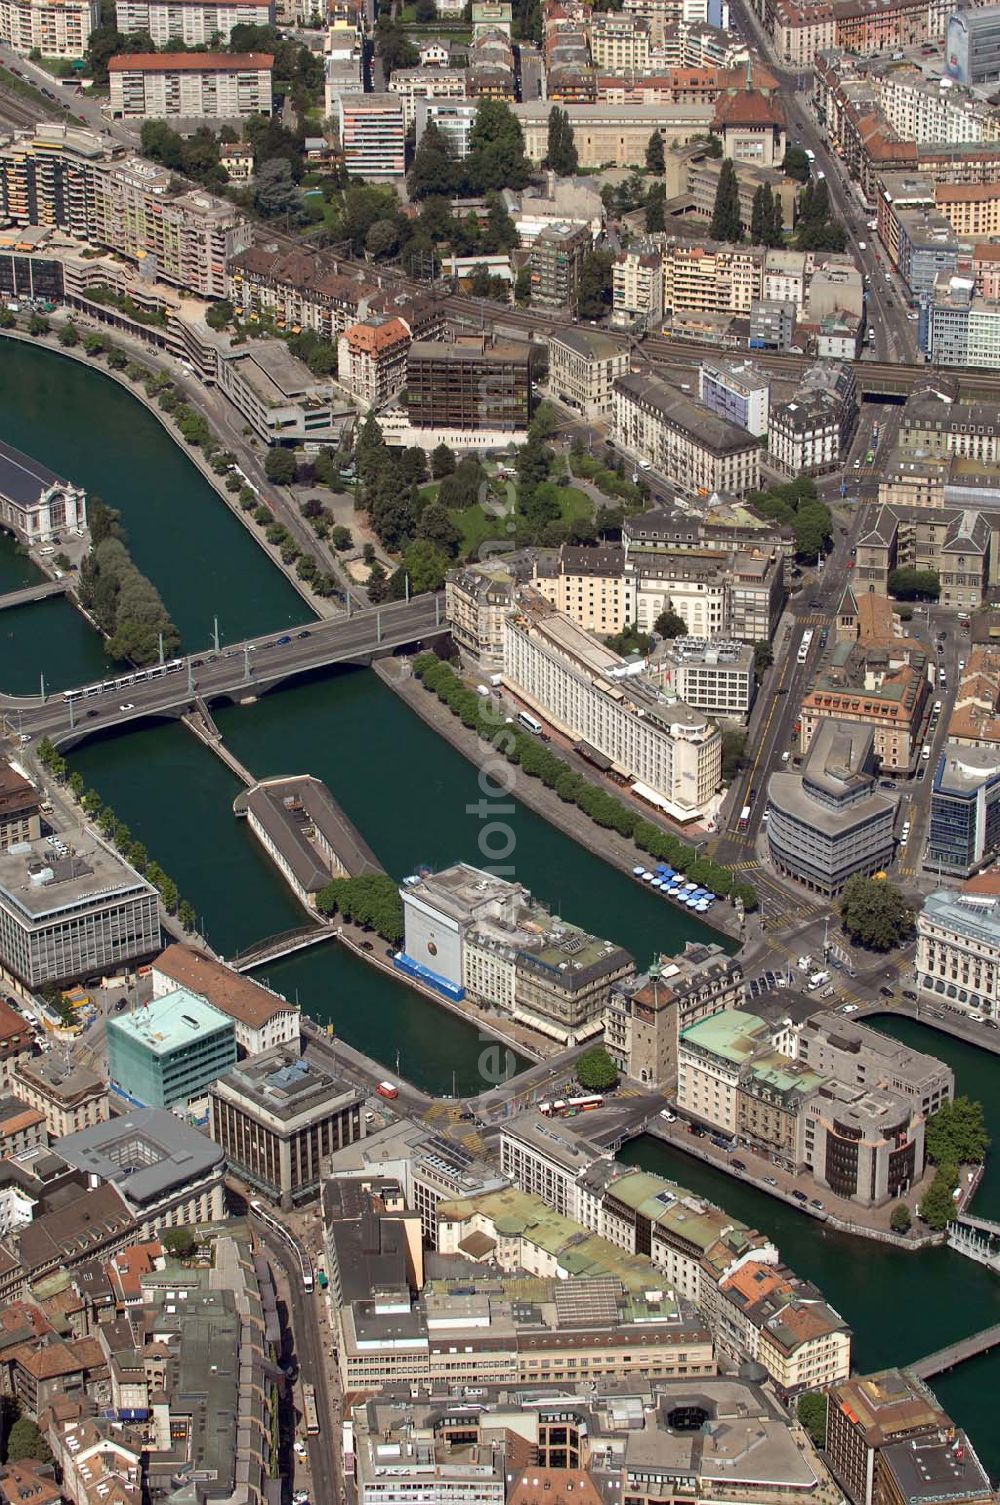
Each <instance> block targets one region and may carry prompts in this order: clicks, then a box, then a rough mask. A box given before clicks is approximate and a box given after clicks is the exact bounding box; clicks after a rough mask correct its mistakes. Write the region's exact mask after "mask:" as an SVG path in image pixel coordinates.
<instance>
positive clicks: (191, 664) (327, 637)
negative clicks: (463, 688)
mask: <svg viewBox="0 0 1000 1505" xmlns="http://www.w3.org/2000/svg"><path fill="white" fill-rule="evenodd" d="M447 631H448V624H447V622H446V620H445V615H444V598H443V596H441V595H424V596H416V597H414V599H413V600H412V601H394V602H390V603H389V604H387V605H385V606H380V607H377V608H376V607H371V608H369V609H367V610H364V611H357V612H354V613H352V614H351V615H350V616H344V617H334V618H332V619H330V620H329V621H325V622H316V623H312V624H310V625H309V626H308V627H301V628H297V629H292V630H289V631H288V632H285V633H278V634H274V633H271V634H269V635H268V636H267V637H262V638H254V639H248V640H247V641H246V642H243V643H234V644H232V645H230V646H228V647H226V648H224V649H221V650H220V651H219V652H207V653H203V654H196V655H194V656H189V657H187V658H181V659H175V660H171V663H170V665H169V666H167V667H166V668H165V669H163V670H162V671H161V670H159V669H158V670H157V671H156V673H155V674H154V675H151V676H149V677H143V674H142V671H140V672H139V673H138V674H136V675H135V676H132V675H130V673H129V671H127V670H122V672H121V674H120V675H119V676H117V677H116V678H115V679H109V680H105V681H102V682H100V683H98V684H96V685H90V686H86V687H83V686H81V687H80V688H79V689H78V690H76V691H68V692H66V691H64V692H61V693H58V694H54V695H50V696H47V697H46V698H45V699H44V700H43V699H42V698H41V697H40V696H38V695H34V696H16V695H0V713H2V715H3V720H4V723H5V726H6V729H7V730H8V731H9V732H11V733H12V734H13V735H14V736H15V738H16V737H20V738H22V739H26V738H36V737H48V738H50V739H51V741H52V742H53V743H54V744H55V745H56V746H57V747H62V748H67V747H72V746H73V745H74V744H75V743H77V742H80V741H82V740H83V739H84V738H85V737H87V736H89V735H90V734H91V733H93V732H97V731H105V730H106V729H107V728H108V727H114V726H121V725H124V724H126V723H127V722H130V721H139V720H141V719H142V718H143V717H146V716H167V717H172V718H178V717H180V716H182V715H183V714H184V713H185V711H186V710H188V709H189V708H190V707H191V706H192V705H193V704H195V703H196V702H198V701H199V700H200V701H201V702H202V703H203V704H205V705H207V704H209V703H211V702H212V701H217V700H244V699H248V698H250V697H253V696H256V695H260V694H263V692H264V691H265V690H270V689H273V688H274V687H275V686H276V685H279V684H282V683H283V682H284V681H285V680H288V679H292V678H294V677H295V676H296V675H298V674H307V673H309V671H310V670H313V669H324V668H328V667H329V666H330V665H333V664H369V663H371V661H372V659H374V658H378V657H380V656H381V655H383V654H387V653H391V652H393V651H394V650H396V649H399V648H405V647H408V646H411V645H415V644H417V643H420V642H424V641H427V640H430V639H433V638H436V637H440V636H442V635H443V634H444V633H446V632H447Z"/></svg>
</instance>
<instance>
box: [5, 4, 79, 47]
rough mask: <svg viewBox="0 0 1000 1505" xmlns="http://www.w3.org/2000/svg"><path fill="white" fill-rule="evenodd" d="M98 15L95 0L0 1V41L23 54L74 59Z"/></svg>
mask: <svg viewBox="0 0 1000 1505" xmlns="http://www.w3.org/2000/svg"><path fill="white" fill-rule="evenodd" d="M100 18H101V7H100V5H99V3H98V0H0V42H5V43H6V44H7V46H8V47H10V48H12V49H13V51H14V52H20V53H22V54H23V55H24V56H27V55H28V53H29V52H40V53H41V54H42V55H43V57H53V58H74V59H78V58H82V57H83V56H84V55H85V53H86V51H87V44H88V43H89V41H90V33H91V32H92V31H96V29H97V27H98V26H99V25H100Z"/></svg>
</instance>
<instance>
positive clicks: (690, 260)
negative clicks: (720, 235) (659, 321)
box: [663, 240, 765, 323]
mask: <svg viewBox="0 0 1000 1505" xmlns="http://www.w3.org/2000/svg"><path fill="white" fill-rule="evenodd" d="M764 259H765V252H764V249H763V247H761V246H724V245H719V244H717V243H716V242H714V241H704V242H695V243H694V244H692V243H691V242H690V241H673V240H668V241H667V242H666V243H665V245H664V247H663V310H664V317H665V319H666V320H667V322H668V323H669V321H670V319H671V317H672V316H673V315H674V314H676V313H681V312H691V311H697V312H699V313H707V312H709V313H729V314H749V312H750V307H751V304H752V303H753V301H754V299H755V298H759V297H760V296H761V287H762V285H763V277H764Z"/></svg>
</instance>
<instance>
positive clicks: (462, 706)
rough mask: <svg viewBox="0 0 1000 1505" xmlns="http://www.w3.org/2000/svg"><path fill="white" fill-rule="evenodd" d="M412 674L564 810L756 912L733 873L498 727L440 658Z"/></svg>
mask: <svg viewBox="0 0 1000 1505" xmlns="http://www.w3.org/2000/svg"><path fill="white" fill-rule="evenodd" d="M413 672H414V674H415V675H416V676H417V678H418V679H420V680H421V681H422V683H423V684H424V686H425V688H426V689H428V690H430V691H432V692H433V693H434V694H435V695H437V697H438V699H439V700H440V701H441V703H442V704H443V705H446V706H447V707H448V708H449V710H450V711H451V712H452V713H453V714H454V715H455V716H457V717H458V718H459V719H460V721H461V722H462V724H463V726H466V727H468V728H469V729H470V730H472V731H475V732H476V733H477V734H478V735H479V736H480V737H481V738H483V739H484V740H485V741H488V742H490V743H491V744H492V745H493V746H494V747H495V748H496V749H497V751H498V752H499V753H500V754H501V756H502V757H504V758H506V759H507V761H508V762H509V763H514V764H517V765H519V766H520V767H521V768H522V769H523V770H524V772H525V773H526V774H528V775H529V776H530V777H532V778H537V779H539V780H540V781H541V782H542V783H543V784H544V785H545V786H546V787H547V788H549V789H552V790H553V791H554V792H555V793H556V794H557V795H558V796H559V798H560V799H561V800H563V801H564V802H565V803H566V804H571V805H576V807H577V808H578V809H580V810H582V811H583V812H584V814H585V815H588V816H589V817H590V819H591V820H593V821H594V822H595V824H596V825H598V826H602V827H604V828H605V829H606V830H613V831H617V832H618V833H619V834H620V835H622V836H625V837H628V838H630V839H631V840H632V841H634V842H635V844H636V846H637V847H638V848H639V849H640V851H643V852H648V853H649V855H650V856H651V857H652V858H654V859H655V860H657V861H660V862H668V863H670V865H671V866H672V867H673V868H675V869H676V870H677V871H678V872H684V873H686V874H687V875H688V877H689V878H691V879H692V881H693V882H695V883H699V884H701V885H702V886H703V887H705V888H708V889H711V891H712V892H713V893H715V894H718V895H719V896H720V897H725V896H726V895H728V896H729V897H731V898H732V899H733V900H734V901H735V900H739V901H741V902H742V904H743V906H744V908H745V909H746V910H747V911H751V910H754V909H756V908H757V891H756V889H755V888H754V887H753V886H752V885H751V884H749V883H744V882H741V881H739V880H738V879H737V878H736V877H735V875H734V874H733V872H732V871H731V869H730V868H727V867H721V866H720V865H719V864H718V863H716V862H712V861H710V860H709V859H708V858H706V857H700V856H699V855H698V852H697V849H696V848H695V847H691V846H688V844H687V843H686V842H684V841H681V839H680V838H679V837H677V836H671V835H669V834H668V833H667V832H666V831H663V830H661V829H660V827H659V826H657V825H655V824H654V822H653V821H650V820H646V819H645V818H644V817H643V816H642V815H641V814H640V813H639V812H638V811H636V810H633V809H632V808H631V807H630V806H628V805H624V804H622V802H621V800H619V799H616V798H615V796H614V795H613V794H609V793H608V792H607V791H606V790H604V789H601V788H600V787H599V786H598V785H597V784H592V783H591V782H590V781H589V780H588V779H585V778H584V777H583V775H582V774H579V773H577V772H576V771H575V769H572V768H570V766H569V764H568V763H566V762H565V761H564V760H563V759H562V758H560V757H559V756H558V754H556V753H554V752H553V751H552V750H551V749H550V748H548V747H546V746H545V744H544V743H543V742H540V741H539V740H538V739H537V738H536V737H533V736H531V735H530V734H529V733H527V732H523V731H521V730H520V729H519V728H518V727H517V726H515V725H508V724H507V723H505V722H504V723H501V724H499V725H498V723H497V717H496V711H495V709H494V708H493V706H492V705H490V704H488V703H486V702H485V701H484V700H483V698H482V696H480V695H477V694H475V692H474V691H472V690H470V689H469V688H468V687H467V686H466V685H465V684H463V682H462V680H461V679H460V678H459V676H458V675H457V674H456V673H455V671H454V669H453V668H452V667H451V665H450V664H446V663H445V662H444V661H443V660H442V659H439V658H438V657H437V655H436V654H434V653H430V652H428V653H422V654H420V655H418V657H417V658H416V659H415V660H414V665H413Z"/></svg>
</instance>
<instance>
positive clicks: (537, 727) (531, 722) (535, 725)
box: [517, 711, 542, 737]
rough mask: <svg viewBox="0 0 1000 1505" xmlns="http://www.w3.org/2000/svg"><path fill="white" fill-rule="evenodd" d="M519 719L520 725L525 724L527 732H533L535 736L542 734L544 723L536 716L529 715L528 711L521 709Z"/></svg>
mask: <svg viewBox="0 0 1000 1505" xmlns="http://www.w3.org/2000/svg"><path fill="white" fill-rule="evenodd" d="M517 720H518V725H519V726H523V727H524V729H525V731H526V732H531V733H532V735H533V736H535V737H540V736H541V735H542V723H541V722H540V721H536V720H535V718H534V716H529V715H528V713H527V711H520V712H519V713H518V718H517Z"/></svg>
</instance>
